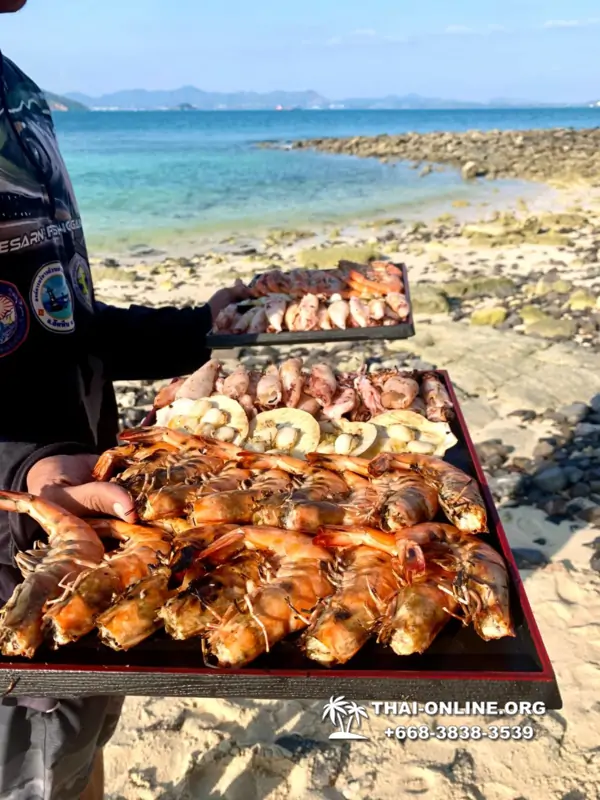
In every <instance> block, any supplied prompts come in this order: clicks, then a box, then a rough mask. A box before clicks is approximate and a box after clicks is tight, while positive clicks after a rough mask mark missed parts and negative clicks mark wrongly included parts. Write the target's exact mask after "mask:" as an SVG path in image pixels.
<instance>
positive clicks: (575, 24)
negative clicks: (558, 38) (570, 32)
mask: <svg viewBox="0 0 600 800" xmlns="http://www.w3.org/2000/svg"><path fill="white" fill-rule="evenodd" d="M593 25H600V19H599V18H597V17H596V18H593V19H549V20H548V21H547V22H544V24H543V26H542V27H543V28H589V27H591V26H593Z"/></svg>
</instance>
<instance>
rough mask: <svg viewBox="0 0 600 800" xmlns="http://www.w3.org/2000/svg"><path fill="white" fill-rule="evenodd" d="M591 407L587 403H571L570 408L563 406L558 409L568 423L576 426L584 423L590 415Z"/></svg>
mask: <svg viewBox="0 0 600 800" xmlns="http://www.w3.org/2000/svg"><path fill="white" fill-rule="evenodd" d="M588 412H589V407H588V406H587V405H586V404H585V403H571V404H570V405H568V406H562V407H561V408H559V409H558V413H559V414H561V415H562V416H563V417H564V418H565V419H566V420H567V422H570V423H571V424H573V425H575V424H576V423H577V422H582V421H583V420H584V419H585V418H586V416H587V415H588Z"/></svg>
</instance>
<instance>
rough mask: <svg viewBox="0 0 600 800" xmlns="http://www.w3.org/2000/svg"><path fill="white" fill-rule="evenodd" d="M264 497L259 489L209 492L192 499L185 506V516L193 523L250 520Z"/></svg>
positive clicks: (239, 522)
mask: <svg viewBox="0 0 600 800" xmlns="http://www.w3.org/2000/svg"><path fill="white" fill-rule="evenodd" d="M264 497H265V492H264V491H262V490H261V489H246V490H235V491H233V492H221V493H220V494H209V495H207V496H206V497H200V498H199V499H198V500H194V501H193V502H192V503H190V505H189V506H187V508H186V512H187V516H188V519H189V520H190V522H192V524H194V525H204V524H205V523H208V522H212V523H215V522H232V523H233V522H237V523H238V524H243V523H245V522H252V516H253V514H254V512H255V511H256V509H257V508H258V507H259V506H260V504H261V501H262V500H263V499H264Z"/></svg>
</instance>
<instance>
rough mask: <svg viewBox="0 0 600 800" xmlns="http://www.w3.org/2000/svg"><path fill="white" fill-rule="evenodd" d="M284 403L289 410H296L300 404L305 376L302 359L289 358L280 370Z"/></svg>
mask: <svg viewBox="0 0 600 800" xmlns="http://www.w3.org/2000/svg"><path fill="white" fill-rule="evenodd" d="M279 377H280V378H281V387H282V390H283V402H284V405H286V406H287V407H288V408H296V407H297V405H298V403H299V402H300V397H301V395H302V388H303V386H304V376H303V375H302V359H301V358H288V359H287V361H284V362H283V364H282V365H281V367H280V368H279Z"/></svg>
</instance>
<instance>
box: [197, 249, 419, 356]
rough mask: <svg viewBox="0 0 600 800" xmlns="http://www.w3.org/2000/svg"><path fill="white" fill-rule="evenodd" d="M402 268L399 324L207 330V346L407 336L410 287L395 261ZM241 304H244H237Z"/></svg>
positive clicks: (411, 332) (410, 325) (219, 347)
mask: <svg viewBox="0 0 600 800" xmlns="http://www.w3.org/2000/svg"><path fill="white" fill-rule="evenodd" d="M396 266H398V267H401V269H402V280H403V282H404V294H405V296H406V299H407V300H408V304H409V307H410V311H409V314H408V317H407V318H406V320H405V321H404V322H401V323H400V324H399V325H389V326H384V325H379V326H377V327H373V328H346V330H339V329H336V330H333V331H281V332H280V333H238V334H233V333H209V334H208V336H207V337H206V345H207V347H209V348H211V349H213V350H229V349H231V348H235V347H252V346H254V347H258V346H260V345H275V346H277V345H284V344H324V343H327V342H356V341H359V342H361V341H366V340H369V339H390V340H391V339H409V338H410V337H411V336H414V335H415V325H414V320H413V312H412V305H411V302H410V289H409V286H408V275H407V271H406V265H405V264H397V265H396ZM240 305H243V304H242V303H240Z"/></svg>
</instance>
